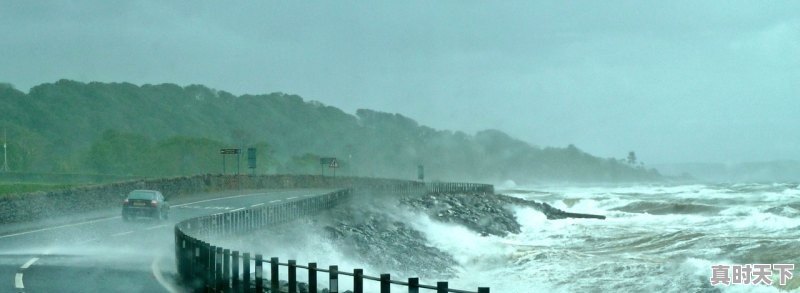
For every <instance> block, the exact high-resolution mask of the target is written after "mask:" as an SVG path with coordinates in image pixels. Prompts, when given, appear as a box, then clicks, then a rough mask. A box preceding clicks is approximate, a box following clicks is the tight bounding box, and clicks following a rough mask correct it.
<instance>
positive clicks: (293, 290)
mask: <svg viewBox="0 0 800 293" xmlns="http://www.w3.org/2000/svg"><path fill="white" fill-rule="evenodd" d="M288 285H289V293H297V261H295V260H293V259H290V260H289V284H288Z"/></svg>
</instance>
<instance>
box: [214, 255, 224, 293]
mask: <svg viewBox="0 0 800 293" xmlns="http://www.w3.org/2000/svg"><path fill="white" fill-rule="evenodd" d="M214 288H217V291H221V290H222V247H217V249H216V250H215V251H214Z"/></svg>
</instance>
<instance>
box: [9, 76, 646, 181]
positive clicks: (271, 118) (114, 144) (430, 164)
mask: <svg viewBox="0 0 800 293" xmlns="http://www.w3.org/2000/svg"><path fill="white" fill-rule="evenodd" d="M0 101H1V103H0V113H3V115H2V116H0V126H3V127H6V128H7V130H8V146H9V147H8V150H9V165H10V167H11V169H12V170H14V171H24V172H60V173H101V174H117V175H140V176H173V175H188V174H197V173H220V172H222V157H221V155H219V154H218V150H219V149H220V148H223V147H240V148H247V147H256V148H257V149H258V163H259V166H258V169H257V170H256V172H257V173H260V174H263V173H275V172H280V173H319V172H320V166H319V157H337V158H339V162H340V167H341V168H340V169H338V171H337V172H338V173H339V174H345V175H364V176H382V177H397V178H409V179H410V178H416V172H417V165H420V164H421V165H424V166H425V172H426V179H443V180H444V179H449V180H506V179H513V180H515V181H517V182H531V181H548V180H558V181H628V180H652V179H658V178H660V176H659V175H658V173H657V172H655V171H654V170H645V169H643V168H641V167H632V166H629V165H628V164H625V163H623V162H621V161H620V160H616V159H602V158H597V157H594V156H591V155H589V154H587V153H585V152H582V151H581V150H579V149H578V148H576V147H575V146H572V145H570V146H568V147H566V148H553V147H545V148H542V147H537V146H532V145H529V144H528V143H525V142H522V141H519V140H516V139H514V138H511V137H509V136H508V135H506V134H504V133H502V132H500V131H497V130H486V131H482V132H478V133H477V134H475V135H468V134H465V133H462V132H452V131H447V130H435V129H432V128H430V127H426V126H421V125H418V124H417V122H415V121H414V120H412V119H409V118H407V117H404V116H402V115H399V114H389V113H382V112H376V111H372V110H364V109H362V110H358V111H357V112H356V113H355V115H351V114H348V113H345V112H343V111H341V110H339V109H337V108H335V107H330V106H326V105H323V104H321V103H319V102H315V101H304V100H303V99H302V98H300V97H298V96H296V95H288V94H283V93H272V94H268V95H242V96H234V95H232V94H230V93H227V92H224V91H217V90H213V89H209V88H206V87H204V86H199V85H191V86H186V87H180V86H178V85H174V84H161V85H142V86H137V85H133V84H129V83H99V82H91V83H88V84H86V83H80V82H75V81H69V80H60V81H58V82H56V83H52V84H42V85H39V86H36V87H33V88H32V89H31V90H30V92H29V93H27V94H26V93H24V92H21V91H19V90H16V89H14V88H13V87H11V86H9V85H0ZM232 161H233V162H232ZM234 162H235V159H234V157H232V156H229V157H228V164H227V168H228V170H229V172H230V170H231V168H235V163H234ZM241 164H242V170H243V172H244V170H245V166H246V162H245V160H244V158H243V160H242V162H241ZM325 171H326V173H330V171H329V170H327V168H326V170H325Z"/></svg>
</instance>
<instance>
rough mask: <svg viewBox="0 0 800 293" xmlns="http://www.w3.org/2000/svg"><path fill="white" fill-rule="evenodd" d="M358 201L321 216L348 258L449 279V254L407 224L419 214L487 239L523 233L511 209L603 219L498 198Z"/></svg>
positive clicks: (455, 196) (551, 216) (464, 196)
mask: <svg viewBox="0 0 800 293" xmlns="http://www.w3.org/2000/svg"><path fill="white" fill-rule="evenodd" d="M383 198H384V200H369V201H367V202H368V203H365V201H364V200H359V198H356V199H354V203H353V204H351V205H342V206H340V207H338V208H336V209H333V210H331V211H328V212H326V213H325V214H324V215H321V216H322V218H324V220H322V221H319V222H317V224H322V225H320V226H323V227H324V228H323V229H324V231H325V232H324V234H325V235H327V236H328V237H329V239H331V240H332V241H333V242H334V243H336V244H337V247H339V249H340V250H341V251H342V252H343V253H345V254H346V255H348V256H349V257H351V258H353V259H355V260H357V261H359V262H362V263H367V264H370V265H371V266H373V267H376V268H380V269H384V270H386V271H392V272H397V273H400V275H408V276H426V277H429V278H434V277H439V278H449V277H452V276H454V274H455V272H456V269H457V267H458V264H457V262H456V261H455V260H454V258H453V257H452V256H451V255H450V254H448V253H447V252H445V251H442V250H440V249H439V248H437V247H434V246H431V244H430V243H428V241H427V240H426V237H425V235H424V233H422V232H420V231H417V230H415V229H413V228H412V227H411V226H410V225H409V224H408V222H409V220H410V219H411V218H413V217H418V216H419V214H420V213H423V214H426V215H428V216H429V217H430V218H431V219H432V220H435V221H439V222H444V223H453V224H458V225H462V226H464V227H466V228H468V229H470V230H472V231H475V232H476V233H479V234H480V235H483V236H488V235H495V236H500V237H502V236H506V235H508V234H509V233H513V234H516V233H519V232H520V228H521V225H520V223H519V222H517V219H516V217H515V216H514V213H513V211H512V209H511V208H512V207H513V206H524V207H531V208H534V209H536V210H539V211H541V212H542V213H544V214H545V215H546V216H547V218H548V219H564V218H597V219H604V218H605V217H604V216H598V215H587V214H577V213H569V212H566V211H562V210H559V209H556V208H553V207H552V206H550V205H548V204H546V203H540V202H535V201H529V200H524V199H519V198H514V197H510V196H506V195H495V194H447V193H433V194H426V195H422V196H405V197H399V198H394V197H383Z"/></svg>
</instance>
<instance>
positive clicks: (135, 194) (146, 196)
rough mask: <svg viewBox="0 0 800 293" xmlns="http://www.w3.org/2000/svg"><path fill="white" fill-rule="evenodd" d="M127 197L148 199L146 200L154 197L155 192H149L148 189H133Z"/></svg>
mask: <svg viewBox="0 0 800 293" xmlns="http://www.w3.org/2000/svg"><path fill="white" fill-rule="evenodd" d="M128 198H129V199H148V200H152V199H155V198H156V193H155V192H149V191H133V192H131V193H130V194H128Z"/></svg>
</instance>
